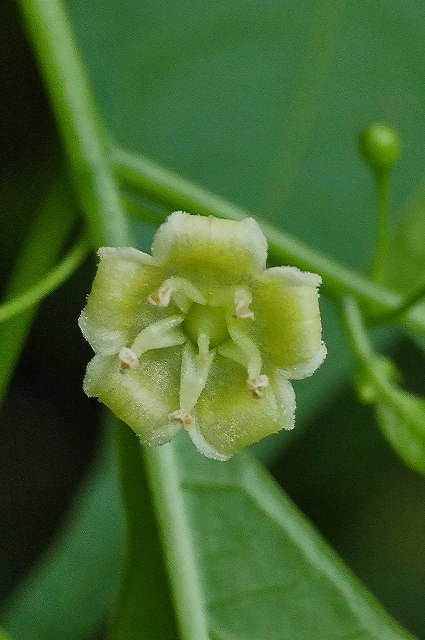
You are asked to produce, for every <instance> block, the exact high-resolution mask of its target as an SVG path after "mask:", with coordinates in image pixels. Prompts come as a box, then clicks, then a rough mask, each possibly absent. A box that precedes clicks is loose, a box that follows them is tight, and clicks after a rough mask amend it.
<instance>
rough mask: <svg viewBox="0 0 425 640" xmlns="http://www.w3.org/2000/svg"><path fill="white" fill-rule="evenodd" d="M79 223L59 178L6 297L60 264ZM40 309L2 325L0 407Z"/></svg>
mask: <svg viewBox="0 0 425 640" xmlns="http://www.w3.org/2000/svg"><path fill="white" fill-rule="evenodd" d="M75 220H76V206H75V204H74V202H73V198H72V194H71V192H70V190H69V188H68V185H67V184H66V182H65V180H64V179H63V178H58V179H57V180H56V182H55V184H54V185H53V186H52V189H51V191H50V193H49V195H48V196H47V198H46V201H45V203H44V204H43V205H42V206H41V208H40V211H39V213H38V214H37V216H36V218H35V220H34V222H33V223H32V225H31V226H30V229H29V232H28V235H27V238H26V240H25V242H24V246H23V248H22V250H21V252H20V254H19V256H18V258H17V261H16V264H15V267H14V270H13V273H12V276H11V279H10V282H9V284H8V286H7V287H6V290H5V297H6V299H7V298H13V297H15V296H18V295H19V294H21V293H22V291H25V289H27V288H28V287H31V286H32V285H33V284H34V283H37V282H38V281H39V279H40V278H41V277H43V276H44V274H45V273H46V271H48V269H50V268H51V267H52V266H53V265H54V264H55V262H56V260H57V257H58V255H59V254H60V252H61V250H62V247H63V245H64V244H65V241H66V239H67V237H68V236H69V233H70V232H71V229H72V227H73V226H74V224H75ZM36 310H37V308H36V306H33V307H32V308H31V309H26V310H25V311H24V312H23V313H21V314H20V315H19V317H17V318H14V319H13V320H9V321H8V322H4V323H3V324H1V325H0V353H1V361H2V362H1V367H0V404H1V403H2V400H3V399H4V396H5V393H6V390H7V386H8V383H9V381H10V378H11V376H12V374H13V370H14V368H15V366H16V363H17V361H18V358H19V354H20V352H21V349H22V346H23V344H24V342H25V338H26V336H27V333H28V331H29V329H30V326H31V323H32V320H33V318H34V316H35V313H36Z"/></svg>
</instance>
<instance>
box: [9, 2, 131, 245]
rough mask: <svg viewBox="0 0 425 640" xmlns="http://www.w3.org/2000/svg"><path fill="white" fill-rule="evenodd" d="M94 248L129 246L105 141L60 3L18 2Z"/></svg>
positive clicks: (98, 116) (125, 223) (125, 224)
mask: <svg viewBox="0 0 425 640" xmlns="http://www.w3.org/2000/svg"><path fill="white" fill-rule="evenodd" d="M19 4H20V6H21V10H22V13H23V15H24V18H25V20H26V25H27V28H28V32H29V35H30V37H31V39H32V41H33V44H34V49H35V53H36V55H37V57H38V60H39V64H40V68H41V70H42V73H43V76H44V80H45V83H46V88H47V91H48V93H49V94H50V99H51V103H52V108H53V111H54V114H55V116H56V121H57V124H58V127H59V130H60V133H61V136H62V141H63V144H64V147H65V153H66V156H67V159H68V165H69V170H70V174H71V177H72V180H73V182H74V186H75V190H76V192H77V194H78V198H79V200H80V204H81V206H82V209H83V210H84V211H85V213H86V216H87V223H88V226H89V230H90V236H91V239H92V244H93V246H94V247H95V248H96V249H97V248H98V247H99V246H100V245H108V244H115V245H118V246H119V245H126V244H129V234H128V230H127V222H126V220H125V216H124V215H123V213H122V209H121V203H120V195H119V192H118V189H117V188H116V185H115V183H114V180H113V179H112V176H111V174H110V171H109V166H108V162H107V144H106V142H105V140H106V136H105V134H104V130H103V124H102V121H101V118H100V115H99V113H98V110H97V107H96V104H95V101H94V99H93V96H92V94H91V91H90V87H89V84H88V81H87V77H86V74H85V70H84V67H83V64H82V61H81V59H80V56H79V52H78V50H77V47H76V45H75V42H74V39H73V35H72V33H71V30H70V28H69V24H68V19H67V16H66V12H65V9H64V7H63V5H62V2H61V0H48V2H46V0H19Z"/></svg>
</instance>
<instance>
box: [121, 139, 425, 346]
mask: <svg viewBox="0 0 425 640" xmlns="http://www.w3.org/2000/svg"><path fill="white" fill-rule="evenodd" d="M112 159H113V161H114V164H115V171H116V175H117V177H118V178H119V179H120V180H121V182H122V183H123V185H125V186H126V187H127V188H129V189H131V190H133V191H136V192H139V193H142V194H144V195H145V196H146V195H147V196H150V197H151V198H153V199H155V200H157V201H159V202H162V203H164V204H165V205H167V206H169V207H171V208H173V209H183V210H186V211H189V212H191V213H198V214H200V215H205V216H209V215H214V216H218V217H223V218H230V219H233V220H240V219H242V218H246V217H249V216H252V214H251V213H250V212H249V211H246V210H245V209H242V208H241V207H238V206H236V205H234V204H232V203H230V202H227V201H226V200H224V199H223V198H220V197H219V196H216V195H214V194H212V193H210V192H209V191H207V190H206V189H203V188H202V187H200V186H198V185H195V184H193V183H192V182H190V181H189V180H186V179H184V178H182V177H180V176H178V175H176V174H175V173H172V172H171V171H168V170H166V169H164V168H162V167H160V166H159V165H157V164H156V163H154V162H152V161H151V160H148V159H147V158H145V157H144V156H141V155H136V154H134V153H130V152H128V151H125V150H123V149H119V148H116V149H114V150H113V152H112ZM131 213H132V214H137V209H136V208H135V209H134V210H132V211H131ZM257 220H258V218H257ZM259 223H260V226H261V228H262V230H263V232H264V234H265V235H266V237H267V240H268V243H269V252H270V256H271V258H272V259H273V260H274V261H275V262H277V263H278V264H293V265H296V266H298V267H299V268H300V269H305V270H307V271H313V272H315V273H320V274H321V275H322V277H323V285H324V288H325V291H326V292H327V293H328V294H329V295H331V296H332V297H334V298H339V297H340V296H341V295H347V294H348V295H352V296H354V297H355V298H356V299H357V300H358V301H359V302H361V303H363V304H365V305H367V307H369V308H370V310H369V308H368V309H367V311H368V313H370V315H371V316H372V310H373V313H374V314H376V315H377V314H378V313H390V312H393V311H396V310H397V309H399V308H400V306H401V305H402V304H403V302H404V300H403V297H402V296H401V295H400V294H399V293H396V292H394V291H390V290H389V289H386V288H385V287H382V286H380V285H378V284H376V283H374V282H371V281H370V280H368V279H367V278H365V277H363V276H362V275H360V274H358V273H355V272H354V271H352V270H351V269H348V268H346V267H343V266H341V265H339V264H338V263H336V262H335V261H333V260H332V259H331V258H328V257H326V256H323V255H321V254H320V253H318V252H316V251H314V250H313V249H310V248H309V247H306V246H305V245H304V244H302V243H301V242H299V241H298V240H297V239H296V238H293V237H292V236H291V235H289V234H288V233H285V232H284V231H280V230H279V229H276V228H275V227H274V226H273V225H271V224H269V223H267V222H264V221H261V220H260V221H259ZM403 320H404V322H405V323H406V324H408V325H409V326H410V327H412V328H415V329H417V330H418V331H420V332H422V333H424V332H425V315H424V314H423V313H422V311H421V310H420V309H418V308H414V309H409V311H408V313H407V314H406V317H405V318H404V319H403Z"/></svg>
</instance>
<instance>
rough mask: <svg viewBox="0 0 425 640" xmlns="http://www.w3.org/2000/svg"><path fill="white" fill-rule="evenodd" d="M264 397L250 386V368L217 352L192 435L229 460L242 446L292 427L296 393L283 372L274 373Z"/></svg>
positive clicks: (206, 452) (206, 449)
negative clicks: (247, 374)
mask: <svg viewBox="0 0 425 640" xmlns="http://www.w3.org/2000/svg"><path fill="white" fill-rule="evenodd" d="M270 382H271V383H270V386H268V387H267V388H265V389H264V391H263V393H262V395H261V397H258V396H254V394H252V393H251V392H250V391H249V389H248V386H247V378H246V369H245V368H244V367H241V366H240V365H239V364H237V363H235V362H233V361H231V360H229V359H228V358H224V357H223V356H221V355H220V354H217V355H216V357H215V358H214V361H213V363H212V366H211V370H210V373H209V376H208V380H207V383H206V386H205V389H204V390H203V392H202V394H201V396H200V398H199V400H198V403H197V405H196V408H195V413H196V423H195V425H194V426H193V427H189V428H188V432H189V435H190V436H191V438H192V440H193V442H194V443H195V445H196V446H197V447H198V449H199V450H200V451H201V453H203V454H204V455H206V456H208V457H212V458H216V459H218V460H225V459H226V458H228V457H230V456H232V455H233V454H234V453H236V451H239V449H241V448H242V447H246V446H247V445H250V444H252V443H253V442H257V441H258V440H261V438H264V437H265V436H268V435H270V434H271V433H276V432H278V431H280V430H281V429H283V428H289V429H291V428H292V426H293V421H294V418H293V415H294V410H295V396H294V392H293V390H292V386H291V384H290V383H289V382H288V381H287V380H285V379H283V378H282V376H280V374H279V372H274V373H273V374H271V375H270Z"/></svg>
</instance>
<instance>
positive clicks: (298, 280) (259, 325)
mask: <svg viewBox="0 0 425 640" xmlns="http://www.w3.org/2000/svg"><path fill="white" fill-rule="evenodd" d="M320 284H321V278H320V276H318V275H316V274H314V273H308V272H305V271H300V270H299V269H297V268H295V267H273V268H271V269H267V270H266V271H265V272H264V274H263V275H262V277H261V278H260V279H259V280H257V282H256V284H255V285H254V287H253V289H252V295H253V302H252V305H251V306H252V309H253V311H254V314H255V322H254V323H253V325H252V331H253V332H254V333H255V337H256V339H257V341H258V344H259V347H260V351H261V352H262V353H263V354H266V355H267V356H268V357H269V358H270V359H271V360H272V362H273V363H274V364H275V365H276V367H279V368H280V369H282V370H283V373H284V375H285V376H286V377H287V378H289V379H301V378H306V377H307V376H310V375H311V374H312V373H314V371H315V370H316V369H317V367H318V366H319V365H320V364H321V363H322V362H323V360H324V359H325V356H326V347H325V345H324V343H323V342H322V326H321V321H320V311H319V293H318V288H319V286H320Z"/></svg>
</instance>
